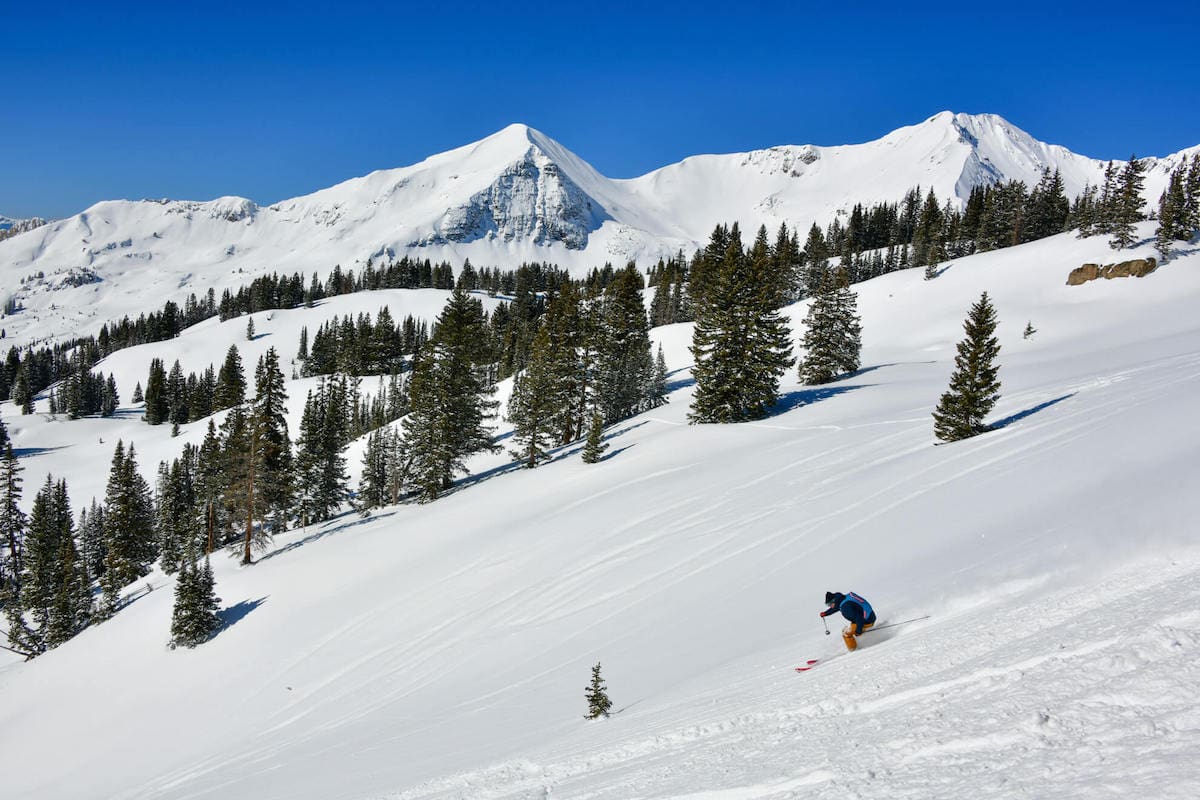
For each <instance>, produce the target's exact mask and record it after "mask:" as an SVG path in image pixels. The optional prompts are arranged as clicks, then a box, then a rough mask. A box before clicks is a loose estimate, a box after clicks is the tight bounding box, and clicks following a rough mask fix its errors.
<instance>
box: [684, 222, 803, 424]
mask: <svg viewBox="0 0 1200 800" xmlns="http://www.w3.org/2000/svg"><path fill="white" fill-rule="evenodd" d="M769 270H770V252H769V248H768V247H767V242H766V230H765V229H760V231H759V234H758V237H757V239H756V240H755V243H754V246H753V247H752V248H751V250H750V252H749V253H743V252H742V246H741V236H740V235H739V233H738V230H737V225H736V224H735V225H734V226H733V227H732V228H731V230H730V236H729V245H728V248H727V250H726V254H725V258H724V261H723V262H722V264H721V268H720V270H719V271H718V272H717V273H716V275H715V280H714V283H713V290H712V291H711V292H709V294H708V296H707V298H706V299H705V301H704V302H703V303H701V304H699V305H698V306H697V308H696V324H695V328H694V331H693V335H692V355H693V356H694V358H695V367H694V368H693V370H692V375H693V377H695V379H696V394H695V396H694V398H693V400H692V410H691V413H690V414H689V420H690V421H691V422H693V423H696V422H742V421H744V420H750V419H761V418H762V417H764V416H766V413H767V408H768V407H770V406H771V405H773V404H774V403H775V402H776V401H777V400H778V397H779V379H780V377H781V376H782V374H783V373H784V371H786V370H787V368H788V367H789V366H791V364H792V363H793V359H792V357H791V344H790V341H789V340H790V333H789V331H788V328H787V325H786V322H785V321H784V318H783V316H782V314H780V313H779V308H780V307H781V305H782V304H783V297H784V295H783V292H782V291H781V290H782V284H781V282H780V281H778V280H777V279H775V278H773V277H772V276H771V275H770V274H769Z"/></svg>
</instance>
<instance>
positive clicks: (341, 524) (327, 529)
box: [258, 511, 396, 562]
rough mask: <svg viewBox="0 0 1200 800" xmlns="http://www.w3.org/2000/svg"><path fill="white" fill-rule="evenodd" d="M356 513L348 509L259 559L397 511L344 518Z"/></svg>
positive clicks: (385, 516) (277, 554) (384, 517)
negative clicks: (356, 517) (316, 528)
mask: <svg viewBox="0 0 1200 800" xmlns="http://www.w3.org/2000/svg"><path fill="white" fill-rule="evenodd" d="M354 513H356V512H354V511H346V512H344V513H342V514H340V515H338V516H337V517H334V518H333V519H331V520H327V521H326V522H324V523H321V527H320V528H319V529H318V530H316V531H313V532H312V533H310V534H308V535H307V536H305V537H304V538H303V539H299V540H297V541H294V542H291V543H290V544H286V545H284V546H283V547H281V548H279V549H278V550H272V551H271V552H269V553H266V554H265V555H263V557H262V558H260V559H258V561H259V562H263V561H269V560H270V559H272V558H275V557H276V556H281V555H283V554H284V553H288V552H291V551H292V550H295V549H297V548H300V547H304V545H306V544H312V543H313V542H316V541H318V540H320V539H324V538H325V537H327V536H333V535H335V534H338V533H342V532H343V531H347V530H349V529H351V528H355V527H357V526H359V525H365V524H366V523H368V522H371V521H372V520H377V519H386V518H387V517H391V516H395V514H396V512H395V511H387V512H385V513H383V514H371V515H368V516H365V517H363V516H359V518H358V519H350V520H347V519H344V518H346V517H349V516H350V515H351V514H354Z"/></svg>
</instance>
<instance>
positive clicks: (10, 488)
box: [0, 442, 28, 597]
mask: <svg viewBox="0 0 1200 800" xmlns="http://www.w3.org/2000/svg"><path fill="white" fill-rule="evenodd" d="M24 469H25V468H24V467H22V466H21V464H20V462H19V461H18V460H17V457H16V455H15V454H14V453H13V447H12V442H5V444H4V457H3V460H0V548H2V550H3V555H4V557H3V558H0V565H3V569H2V570H0V591H3V590H5V589H6V588H8V589H11V590H12V592H13V595H14V597H15V596H16V595H17V593H19V592H20V589H21V572H22V570H23V568H24V564H23V560H22V557H21V555H22V552H23V550H24V543H25V531H26V528H27V525H28V520H27V518H26V516H25V513H24V512H23V511H22V510H21V505H20V503H21V482H22V481H21V473H22V472H23V471H24Z"/></svg>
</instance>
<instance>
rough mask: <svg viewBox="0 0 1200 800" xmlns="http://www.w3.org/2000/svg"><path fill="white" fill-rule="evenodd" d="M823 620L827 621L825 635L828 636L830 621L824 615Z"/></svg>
mask: <svg viewBox="0 0 1200 800" xmlns="http://www.w3.org/2000/svg"><path fill="white" fill-rule="evenodd" d="M821 622H823V623H825V635H826V636H828V635H829V622H828V621H827V620H826V619H825V618H824V617H821Z"/></svg>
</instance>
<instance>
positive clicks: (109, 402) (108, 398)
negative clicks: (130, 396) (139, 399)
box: [100, 375, 121, 417]
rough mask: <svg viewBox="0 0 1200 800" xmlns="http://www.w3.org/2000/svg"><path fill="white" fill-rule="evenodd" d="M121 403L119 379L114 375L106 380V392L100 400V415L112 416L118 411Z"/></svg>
mask: <svg viewBox="0 0 1200 800" xmlns="http://www.w3.org/2000/svg"><path fill="white" fill-rule="evenodd" d="M120 403H121V397H120V395H119V394H117V381H116V379H115V378H113V376H112V375H109V376H108V379H107V380H106V381H105V382H104V394H103V396H102V398H101V402H100V416H102V417H111V416H112V415H113V414H115V413H117V407H118V406H119V405H120Z"/></svg>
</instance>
